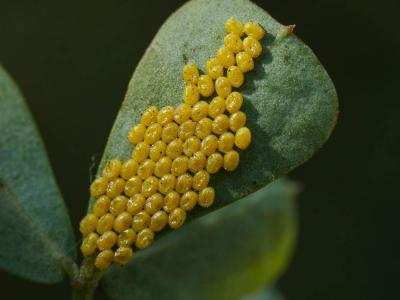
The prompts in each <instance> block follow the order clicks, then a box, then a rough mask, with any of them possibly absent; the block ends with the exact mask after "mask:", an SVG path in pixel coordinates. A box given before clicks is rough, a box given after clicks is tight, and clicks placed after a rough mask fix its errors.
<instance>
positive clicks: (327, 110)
mask: <svg viewBox="0 0 400 300" xmlns="http://www.w3.org/2000/svg"><path fill="white" fill-rule="evenodd" d="M231 16H236V17H237V18H239V19H240V20H242V21H243V22H247V21H250V20H254V21H257V22H259V23H260V24H261V25H262V26H263V27H264V28H265V29H266V30H267V31H268V36H267V38H266V39H264V40H263V42H262V43H263V47H264V52H263V54H262V56H261V57H260V58H259V59H257V60H256V68H255V71H253V72H250V73H247V74H246V82H245V85H244V87H243V89H241V92H242V93H243V94H244V96H245V102H244V107H243V109H244V111H245V112H246V113H247V116H248V121H247V124H248V125H247V126H248V127H249V128H250V129H251V130H252V132H253V142H252V144H251V146H250V148H249V149H248V150H246V151H242V152H241V163H240V166H239V168H238V169H237V170H236V171H235V172H233V173H226V172H224V171H221V172H219V173H218V174H216V175H213V176H212V179H211V183H210V184H211V186H213V187H215V189H216V192H217V201H216V203H215V205H214V206H213V207H212V208H211V209H216V208H219V207H222V206H224V205H226V204H229V203H231V202H232V201H234V200H237V199H239V198H242V197H244V196H246V195H248V194H249V193H252V192H254V191H256V190H257V189H259V188H261V187H263V186H264V185H266V184H268V183H269V182H271V181H273V180H274V179H276V178H278V177H280V176H282V175H284V174H286V173H287V172H289V171H290V170H291V169H293V168H295V167H296V166H298V165H300V164H301V163H303V162H304V161H306V160H307V159H309V158H310V157H311V156H312V155H313V153H314V152H315V151H316V150H317V149H318V148H319V147H321V145H322V144H323V143H324V141H325V140H326V139H327V138H328V136H329V134H330V133H331V131H332V129H333V127H334V125H335V122H336V116H337V110H338V103H337V96H336V92H335V88H334V86H333V84H332V82H331V80H330V78H329V76H328V74H327V73H326V71H325V70H324V69H323V67H322V66H321V64H320V63H319V61H318V59H317V58H316V57H315V55H314V54H313V52H312V51H311V50H310V48H308V47H307V46H306V45H305V44H303V43H302V42H301V41H300V40H299V39H298V38H297V37H296V36H295V35H294V34H291V33H288V28H287V27H285V26H283V25H281V24H279V23H277V22H276V21H275V20H274V19H273V18H272V17H271V16H270V15H268V14H267V13H266V12H265V11H263V10H262V9H260V8H259V7H257V6H256V5H254V4H252V3H251V2H249V1H247V0H193V1H190V2H189V3H187V4H186V5H184V6H183V7H182V8H181V9H179V10H178V11H177V12H176V13H175V14H173V15H172V16H171V17H170V18H169V19H168V20H167V21H166V22H165V23H164V25H163V26H162V27H161V29H160V31H159V32H158V33H157V35H156V36H155V38H154V40H153V41H152V43H151V44H150V46H149V48H148V49H147V51H146V53H145V55H144V56H143V58H142V60H141V61H140V63H139V65H138V66H137V68H136V70H135V72H134V74H133V77H132V80H131V82H130V84H129V87H128V91H127V94H126V97H125V100H124V102H123V104H122V107H121V109H120V111H119V114H118V116H117V119H116V121H115V123H114V127H113V129H112V132H111V134H110V137H109V140H108V143H107V146H106V149H105V152H104V156H103V159H102V162H101V164H100V169H101V168H102V167H103V166H104V165H105V163H106V161H107V160H109V159H111V158H115V157H118V158H121V159H127V158H129V156H130V154H131V151H132V145H130V144H129V142H128V140H127V134H128V131H129V129H130V128H131V126H132V125H133V124H135V123H138V122H139V119H140V115H141V113H142V112H143V111H144V110H145V109H146V108H147V107H149V106H150V105H156V106H160V107H161V106H165V105H174V106H176V105H178V104H179V103H181V102H182V91H183V87H184V84H183V81H182V79H181V70H182V67H183V66H184V65H185V63H187V62H188V61H189V62H193V63H196V64H197V65H198V66H199V68H200V69H201V70H203V71H204V69H205V64H206V61H207V60H208V59H209V58H211V57H213V56H215V53H216V51H217V49H218V48H219V47H221V46H222V45H223V37H224V35H225V34H226V33H225V31H224V23H225V20H227V19H228V18H229V17H231ZM127 38H134V37H127ZM211 209H207V212H209V211H210V210H211ZM204 212H205V210H204V209H196V210H194V211H193V212H191V214H190V216H191V217H193V216H197V215H201V214H203V213H204Z"/></svg>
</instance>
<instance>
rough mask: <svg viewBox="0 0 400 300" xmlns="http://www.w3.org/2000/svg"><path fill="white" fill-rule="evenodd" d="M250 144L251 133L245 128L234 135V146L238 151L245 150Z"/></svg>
mask: <svg viewBox="0 0 400 300" xmlns="http://www.w3.org/2000/svg"><path fill="white" fill-rule="evenodd" d="M250 143H251V132H250V129H249V128H247V127H242V128H240V129H239V130H238V131H236V134H235V145H236V147H238V148H239V149H242V150H244V149H246V148H247V147H248V146H249V145H250Z"/></svg>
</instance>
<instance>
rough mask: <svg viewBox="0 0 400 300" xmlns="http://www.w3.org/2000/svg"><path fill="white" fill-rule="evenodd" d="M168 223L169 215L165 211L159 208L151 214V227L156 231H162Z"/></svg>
mask: <svg viewBox="0 0 400 300" xmlns="http://www.w3.org/2000/svg"><path fill="white" fill-rule="evenodd" d="M167 223H168V215H167V213H166V212H165V211H162V210H159V211H158V212H156V213H155V214H154V215H152V216H151V220H150V226H149V228H150V229H151V230H152V231H154V232H159V231H161V230H162V229H163V228H164V227H165V225H167Z"/></svg>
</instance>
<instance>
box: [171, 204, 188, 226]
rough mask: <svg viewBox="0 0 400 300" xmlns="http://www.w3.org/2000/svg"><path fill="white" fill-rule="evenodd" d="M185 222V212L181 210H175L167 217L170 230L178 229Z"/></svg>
mask: <svg viewBox="0 0 400 300" xmlns="http://www.w3.org/2000/svg"><path fill="white" fill-rule="evenodd" d="M185 220H186V212H185V211H184V210H183V209H182V208H179V207H178V208H175V209H174V210H173V211H172V212H171V213H170V214H169V216H168V224H169V226H170V227H171V228H172V229H178V228H179V227H181V226H182V225H183V224H184V223H185Z"/></svg>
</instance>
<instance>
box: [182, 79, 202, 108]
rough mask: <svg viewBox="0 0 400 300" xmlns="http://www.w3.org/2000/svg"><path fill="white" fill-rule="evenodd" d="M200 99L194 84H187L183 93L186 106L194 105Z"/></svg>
mask: <svg viewBox="0 0 400 300" xmlns="http://www.w3.org/2000/svg"><path fill="white" fill-rule="evenodd" d="M199 98H200V93H199V89H198V87H197V86H196V85H194V84H189V85H187V86H186V87H185V90H184V92H183V101H184V102H185V103H186V104H187V105H190V106H192V105H194V104H195V103H197V102H198V101H199Z"/></svg>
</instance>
